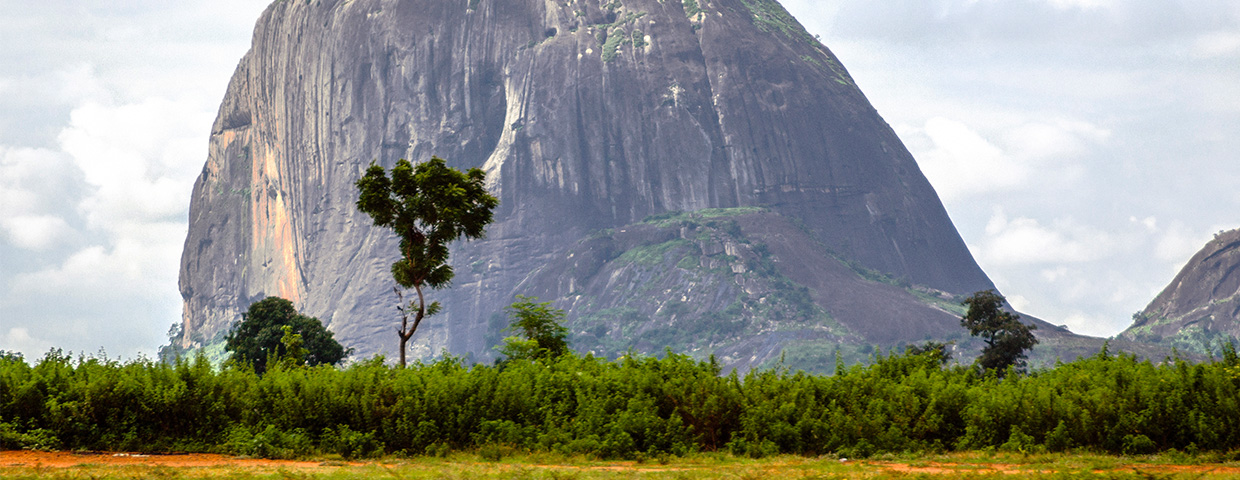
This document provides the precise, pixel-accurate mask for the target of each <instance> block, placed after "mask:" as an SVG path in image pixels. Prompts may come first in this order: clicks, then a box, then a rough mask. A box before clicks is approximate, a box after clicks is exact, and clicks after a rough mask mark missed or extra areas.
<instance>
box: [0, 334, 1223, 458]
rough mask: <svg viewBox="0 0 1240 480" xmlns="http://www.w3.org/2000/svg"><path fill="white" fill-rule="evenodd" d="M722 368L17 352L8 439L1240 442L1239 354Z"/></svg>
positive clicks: (42, 443) (543, 443) (601, 445)
mask: <svg viewBox="0 0 1240 480" xmlns="http://www.w3.org/2000/svg"><path fill="white" fill-rule="evenodd" d="M720 373H721V372H720V367H719V365H718V363H717V362H715V361H714V360H713V359H710V360H706V361H697V360H693V359H691V358H689V357H687V356H684V355H677V354H674V353H671V352H667V353H666V354H665V355H664V356H663V357H662V358H652V357H637V356H632V355H630V356H626V357H624V358H622V359H619V360H615V361H608V360H604V359H601V358H597V357H593V356H588V355H587V356H585V357H581V356H577V355H575V354H573V353H571V352H570V353H567V354H564V355H562V356H559V357H555V358H548V359H545V360H539V361H538V362H533V361H529V360H525V359H514V360H511V361H509V362H507V363H505V364H503V365H502V366H495V365H482V364H480V365H467V364H465V363H464V362H463V361H462V360H461V359H459V358H456V357H451V356H447V357H445V358H443V359H441V360H438V361H435V362H433V363H421V362H414V363H413V364H412V365H411V366H410V367H409V368H404V369H401V368H392V367H389V366H387V365H385V364H384V359H383V358H382V357H377V358H373V359H369V360H364V361H360V362H356V363H354V364H352V365H350V366H348V367H347V368H334V367H330V366H325V365H320V366H318V367H309V368H284V367H283V366H279V365H277V366H275V367H274V368H272V369H270V370H269V371H268V372H267V373H266V374H264V375H262V376H259V375H257V374H255V373H254V372H253V371H252V370H250V369H245V368H225V369H222V370H217V369H213V368H212V367H211V366H210V364H209V363H208V362H207V360H206V359H205V357H203V356H201V355H200V356H198V357H196V358H194V359H192V360H187V359H178V360H176V361H175V362H173V363H171V364H167V363H161V362H153V361H149V360H135V361H131V362H128V363H120V362H117V361H115V360H108V359H106V358H85V357H79V358H77V359H71V358H69V357H68V356H66V355H64V354H62V353H60V352H58V351H53V352H50V353H49V354H48V355H47V356H45V357H44V358H42V359H41V360H39V361H38V362H36V363H34V364H28V363H27V362H25V361H23V360H18V361H0V416H2V417H3V418H0V448H6V449H9V448H63V449H70V450H78V449H84V450H133V451H150V452H166V451H198V452H206V451H214V452H226V453H232V454H238V455H248V456H263V457H273V458H297V457H305V456H313V455H321V454H338V455H341V456H343V457H345V458H364V457H371V456H375V455H380V454H383V453H393V452H403V453H406V454H423V453H425V454H430V455H436V456H442V455H445V454H446V453H447V452H448V451H452V450H456V451H462V450H463V451H477V452H478V453H479V454H481V455H483V456H484V457H486V458H492V459H495V460H500V459H503V458H505V457H507V456H509V455H512V454H515V453H517V452H528V451H540V452H554V453H557V454H564V455H591V456H595V457H599V458H623V459H652V458H666V457H668V456H679V455H686V454H690V453H693V452H703V451H704V452H710V451H728V452H732V453H735V454H737V455H744V456H751V457H763V456H769V455H773V454H799V455H808V456H818V455H825V454H833V455H842V456H846V457H849V458H853V457H858V458H860V457H866V456H870V455H876V454H883V453H888V452H895V453H899V452H941V451H950V450H957V449H996V450H1010V451H1014V452H1025V453H1034V452H1040V451H1043V450H1047V451H1064V450H1067V449H1076V448H1083V449H1088V450H1094V451H1106V452H1112V453H1126V454H1144V453H1150V452H1158V451H1169V450H1170V449H1176V450H1177V451H1188V452H1219V454H1226V452H1234V451H1236V449H1237V448H1240V371H1237V365H1234V364H1231V363H1228V361H1227V360H1223V361H1216V362H1210V363H1203V364H1192V363H1188V362H1185V361H1183V360H1178V359H1167V360H1166V361H1164V362H1160V363H1158V364H1153V363H1151V362H1148V361H1139V360H1137V359H1136V358H1135V357H1132V356H1125V355H1119V356H1112V355H1103V354H1100V355H1096V356H1094V357H1091V358H1086V359H1082V360H1078V361H1075V362H1072V363H1064V364H1060V365H1058V366H1056V367H1055V368H1054V369H1049V370H1043V371H1039V372H1036V374H1035V375H1030V376H1015V375H1013V376H1009V377H1007V378H998V377H996V376H994V375H982V374H979V373H978V372H977V371H976V370H974V369H972V368H966V367H944V366H943V365H942V364H941V363H940V361H939V359H937V358H935V357H934V356H933V355H928V354H924V353H923V354H910V353H902V354H891V355H888V356H882V355H876V356H875V359H874V362H873V363H872V364H870V365H855V366H852V367H848V368H845V367H843V366H839V367H838V369H837V373H836V375H834V376H817V375H808V374H804V373H791V372H789V371H788V370H787V369H784V368H780V369H771V370H755V371H751V372H749V373H747V374H745V375H743V376H741V375H738V374H736V373H732V374H729V375H720Z"/></svg>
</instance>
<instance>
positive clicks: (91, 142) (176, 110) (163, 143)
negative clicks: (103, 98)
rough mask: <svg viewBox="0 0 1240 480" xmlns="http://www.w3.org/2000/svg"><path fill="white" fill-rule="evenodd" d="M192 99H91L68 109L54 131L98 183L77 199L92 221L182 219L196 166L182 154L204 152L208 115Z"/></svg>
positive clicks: (107, 224) (112, 224)
mask: <svg viewBox="0 0 1240 480" xmlns="http://www.w3.org/2000/svg"><path fill="white" fill-rule="evenodd" d="M193 107H194V106H193V105H187V104H186V103H185V102H175V101H171V100H166V99H161V98H150V99H146V100H144V101H143V102H141V103H136V104H126V105H119V106H108V105H103V104H100V103H95V102H91V103H87V104H84V105H83V106H81V107H78V108H77V109H75V110H74V111H73V114H72V115H71V117H70V118H71V120H70V125H69V127H68V128H66V129H65V130H64V131H63V132H62V133H61V134H60V137H59V139H60V142H61V145H62V148H63V149H64V151H65V152H66V153H68V154H69V155H70V156H71V157H72V158H73V159H74V163H75V164H76V165H77V167H78V168H79V169H81V170H82V172H84V174H85V179H86V181H87V182H88V183H90V184H91V185H93V186H95V187H96V190H95V192H94V194H92V195H91V196H90V197H88V198H86V199H85V200H84V201H83V202H82V209H83V211H84V212H85V213H86V215H87V218H88V219H89V221H90V222H91V224H92V225H94V226H96V227H99V228H114V227H116V226H119V225H121V224H124V223H127V222H147V221H156V222H160V221H165V220H168V219H177V220H181V221H183V219H184V218H185V210H186V208H187V206H188V205H187V202H186V199H187V198H189V194H190V191H191V189H192V187H193V181H194V176H195V175H196V173H197V172H198V169H197V168H194V169H190V168H187V165H186V164H187V163H189V162H187V159H197V158H200V157H202V156H203V155H202V150H203V148H202V147H203V145H205V143H206V142H205V141H204V140H203V139H204V138H206V136H207V133H208V131H209V130H207V128H205V126H206V125H209V124H210V123H209V122H210V118H211V114H210V113H209V111H204V110H203V109H195V108H193ZM199 162H200V160H199ZM195 163H197V162H195Z"/></svg>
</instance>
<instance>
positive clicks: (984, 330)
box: [960, 290, 1038, 374]
mask: <svg viewBox="0 0 1240 480" xmlns="http://www.w3.org/2000/svg"><path fill="white" fill-rule="evenodd" d="M1006 302H1007V299H1005V298H1003V295H999V293H998V292H995V291H994V290H984V291H980V292H977V293H974V294H973V295H972V296H970V297H969V298H966V299H965V300H964V301H963V302H961V305H964V306H966V307H968V311H967V312H965V314H964V316H963V317H961V319H960V325H961V326H963V327H964V328H967V329H969V334H971V335H973V336H975V337H979V336H980V337H982V339H983V340H985V342H986V346H985V347H984V348H982V355H981V356H980V357H978V359H977V361H978V364H979V365H981V366H982V368H984V369H987V370H994V371H997V372H999V373H1000V374H1002V372H1004V371H1005V370H1007V368H1008V367H1011V366H1015V367H1016V368H1017V370H1018V371H1023V370H1024V368H1025V354H1026V351H1027V350H1029V349H1030V348H1033V346H1034V345H1036V344H1037V343H1038V339H1037V337H1034V336H1033V330H1035V329H1037V326H1036V325H1032V324H1024V323H1020V315H1016V314H1014V313H1011V312H1009V311H1007V310H1004V309H1003V305H1004V304H1005V303H1006Z"/></svg>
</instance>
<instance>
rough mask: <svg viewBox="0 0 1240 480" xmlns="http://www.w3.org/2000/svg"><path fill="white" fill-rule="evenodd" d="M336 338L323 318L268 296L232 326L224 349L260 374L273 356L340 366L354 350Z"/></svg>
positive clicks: (307, 362) (236, 359)
mask: <svg viewBox="0 0 1240 480" xmlns="http://www.w3.org/2000/svg"><path fill="white" fill-rule="evenodd" d="M332 337H333V335H332V332H331V331H329V330H327V329H326V328H324V327H323V323H322V322H320V321H319V319H317V318H314V317H307V316H305V315H302V314H299V313H297V309H296V308H294V307H293V302H290V301H288V300H285V299H283V298H280V297H267V298H264V299H262V300H259V301H257V302H254V303H253V304H251V305H250V308H249V310H247V311H246V313H244V314H242V316H241V321H240V322H238V323H236V324H234V325H233V326H232V329H231V330H229V332H228V337H227V340H226V342H227V343H225V345H224V350H226V351H229V352H232V353H233V355H232V358H230V359H229V361H232V362H237V363H243V364H248V365H252V366H253V367H254V371H255V372H258V373H263V372H265V371H267V368H268V366H269V365H268V360H270V359H277V360H278V359H281V358H290V359H291V360H290V363H289V364H290V365H301V364H303V363H304V364H308V365H310V366H314V365H322V364H327V365H336V364H338V363H340V361H341V360H344V358H345V357H347V356H348V355H349V354H350V353H352V351H353V350H352V349H348V350H345V348H344V347H342V346H341V345H340V343H338V342H336V340H335V339H334V338H332ZM290 347H291V348H292V351H290Z"/></svg>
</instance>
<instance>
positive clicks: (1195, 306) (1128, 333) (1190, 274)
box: [1119, 230, 1240, 353]
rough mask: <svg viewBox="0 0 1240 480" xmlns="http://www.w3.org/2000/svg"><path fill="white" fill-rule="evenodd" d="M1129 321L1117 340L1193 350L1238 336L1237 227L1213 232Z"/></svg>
mask: <svg viewBox="0 0 1240 480" xmlns="http://www.w3.org/2000/svg"><path fill="white" fill-rule="evenodd" d="M1133 320H1134V322H1133V324H1132V326H1131V327H1128V329H1127V330H1124V332H1123V333H1120V334H1119V338H1124V339H1130V340H1136V341H1142V342H1148V343H1153V344H1158V345H1163V346H1166V347H1175V348H1177V349H1180V350H1184V351H1189V352H1197V353H1208V352H1209V351H1211V350H1213V351H1217V348H1218V344H1219V342H1220V341H1226V340H1228V339H1235V338H1240V230H1231V231H1228V232H1221V233H1219V234H1217V235H1215V236H1214V239H1213V240H1211V241H1210V242H1209V243H1207V244H1206V245H1205V247H1203V248H1202V249H1201V251H1199V252H1197V254H1196V255H1193V258H1192V259H1190V260H1189V261H1188V263H1187V264H1186V265H1184V268H1183V269H1182V270H1180V273H1179V274H1178V275H1176V276H1175V279H1174V280H1172V281H1171V284H1170V285H1167V288H1165V289H1163V291H1162V293H1160V294H1158V296H1157V297H1155V298H1154V301H1152V302H1150V304H1149V306H1147V307H1145V310H1142V311H1141V312H1139V313H1137V314H1136V315H1134V316H1133Z"/></svg>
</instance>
